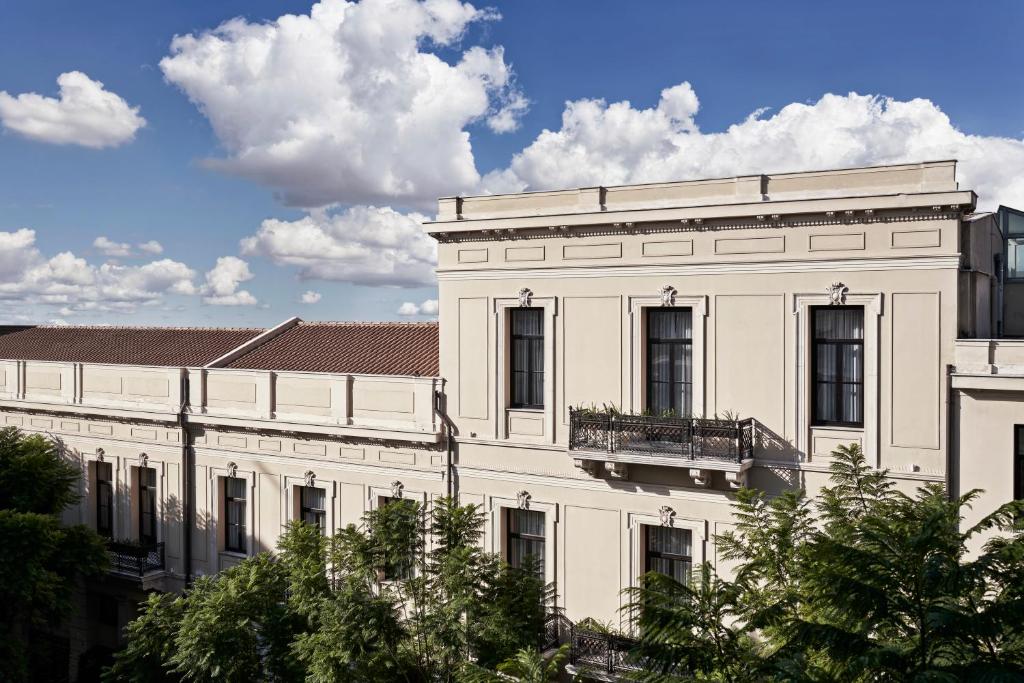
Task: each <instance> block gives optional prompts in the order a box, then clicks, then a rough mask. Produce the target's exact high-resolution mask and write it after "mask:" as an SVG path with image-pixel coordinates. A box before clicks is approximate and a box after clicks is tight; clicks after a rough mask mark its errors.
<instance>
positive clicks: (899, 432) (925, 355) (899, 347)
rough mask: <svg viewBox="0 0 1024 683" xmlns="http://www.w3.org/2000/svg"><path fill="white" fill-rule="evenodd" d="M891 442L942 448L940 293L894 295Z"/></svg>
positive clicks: (919, 446) (897, 444) (894, 444)
mask: <svg viewBox="0 0 1024 683" xmlns="http://www.w3.org/2000/svg"><path fill="white" fill-rule="evenodd" d="M891 363H892V445H893V446H907V447H918V448H938V447H939V425H940V419H939V411H941V410H942V405H941V403H940V391H939V382H940V380H941V378H942V377H943V375H944V373H943V372H942V368H941V367H940V365H939V294H938V293H937V292H925V293H920V294H893V295H892V359H891Z"/></svg>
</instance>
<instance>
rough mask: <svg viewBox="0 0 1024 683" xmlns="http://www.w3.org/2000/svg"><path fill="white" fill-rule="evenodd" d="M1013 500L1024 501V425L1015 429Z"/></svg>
mask: <svg viewBox="0 0 1024 683" xmlns="http://www.w3.org/2000/svg"><path fill="white" fill-rule="evenodd" d="M1013 499H1014V500H1024V425H1015V426H1014V428H1013Z"/></svg>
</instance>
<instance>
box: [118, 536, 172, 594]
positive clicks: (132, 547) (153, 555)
mask: <svg viewBox="0 0 1024 683" xmlns="http://www.w3.org/2000/svg"><path fill="white" fill-rule="evenodd" d="M107 555H108V556H109V557H110V571H111V572H112V573H114V574H118V575H121V576H131V577H134V578H138V579H140V580H142V581H143V583H144V584H145V583H147V582H148V581H147V579H150V578H153V577H154V575H161V576H162V574H163V571H164V544H163V543H153V544H150V545H140V544H138V543H132V542H131V541H110V542H109V543H107ZM144 587H145V586H144Z"/></svg>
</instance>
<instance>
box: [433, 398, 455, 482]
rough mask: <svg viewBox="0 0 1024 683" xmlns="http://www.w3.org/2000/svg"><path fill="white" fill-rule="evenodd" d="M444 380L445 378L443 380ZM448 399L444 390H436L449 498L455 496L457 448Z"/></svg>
mask: <svg viewBox="0 0 1024 683" xmlns="http://www.w3.org/2000/svg"><path fill="white" fill-rule="evenodd" d="M441 381H442V382H444V380H441ZM446 403H447V401H446V399H445V395H444V391H443V390H438V391H435V392H434V408H435V410H437V414H438V415H440V417H441V423H442V424H443V425H444V447H445V463H444V468H445V474H444V479H445V491H446V493H445V495H447V496H448V498H453V497H454V496H455V459H454V456H453V451H454V449H455V440H454V430H453V427H454V425H453V424H452V421H451V418H449V417H448V411H447V405H446Z"/></svg>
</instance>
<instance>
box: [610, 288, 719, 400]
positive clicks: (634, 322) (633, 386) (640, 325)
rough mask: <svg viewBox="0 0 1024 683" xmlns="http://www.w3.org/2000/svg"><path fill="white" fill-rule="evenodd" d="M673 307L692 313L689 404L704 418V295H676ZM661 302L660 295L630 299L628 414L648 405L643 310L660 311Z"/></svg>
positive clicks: (705, 312) (705, 305)
mask: <svg viewBox="0 0 1024 683" xmlns="http://www.w3.org/2000/svg"><path fill="white" fill-rule="evenodd" d="M672 300H673V303H672V308H689V309H690V311H691V329H692V332H691V334H692V339H691V341H690V353H691V356H692V357H691V359H690V364H691V365H690V367H691V372H692V373H693V374H692V377H691V385H690V391H691V396H692V397H691V399H690V400H691V405H690V413H691V414H693V415H694V416H696V417H703V416H704V415H705V412H706V410H707V403H706V395H705V394H706V392H705V385H706V377H705V373H706V370H705V368H706V366H707V365H706V362H705V349H706V348H707V325H706V320H707V316H708V297H707V295H704V294H700V295H693V296H685V295H681V294H678V293H677V294H675V295H674V296H673V297H672ZM663 307H665V305H664V300H663V298H662V296H661V295H660V294H651V295H634V296H630V297H629V329H630V343H629V359H630V360H629V377H628V378H626V382H627V386H629V387H630V393H629V397H630V401H631V403H630V405H629V406H628V409H629V411H631V412H635V413H639V412H641V411H643V410H644V409H645V408H646V407H647V406H646V403H647V358H646V355H647V329H646V325H645V324H644V321H645V320H646V317H647V316H646V315H644V314H645V312H646V309H648V308H663Z"/></svg>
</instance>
